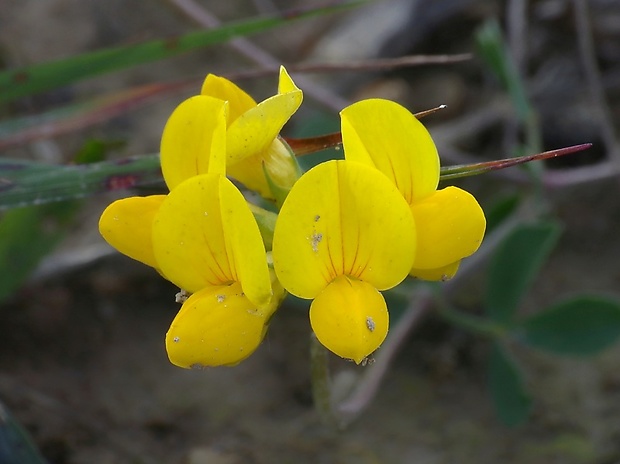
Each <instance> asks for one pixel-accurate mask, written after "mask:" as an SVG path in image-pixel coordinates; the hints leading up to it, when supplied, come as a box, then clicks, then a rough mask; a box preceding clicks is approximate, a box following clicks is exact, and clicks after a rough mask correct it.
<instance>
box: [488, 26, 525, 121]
mask: <svg viewBox="0 0 620 464" xmlns="http://www.w3.org/2000/svg"><path fill="white" fill-rule="evenodd" d="M476 45H477V46H478V51H479V54H480V56H481V57H482V58H483V59H484V60H485V62H486V63H487V64H488V65H489V67H490V68H491V70H492V71H493V72H494V73H495V75H496V76H497V78H498V79H499V80H500V82H501V83H502V85H503V86H504V88H505V89H506V90H507V91H508V93H509V94H510V97H511V99H512V103H513V105H514V107H515V110H516V111H517V115H518V116H519V120H520V121H521V122H525V121H526V120H527V119H528V117H529V115H530V114H531V112H532V109H531V106H530V103H529V100H528V98H527V96H526V93H525V88H524V85H523V82H522V80H521V77H520V76H519V74H518V73H517V70H516V67H515V65H514V62H513V61H512V57H511V56H510V53H509V51H508V47H507V46H506V44H505V42H504V38H503V36H502V31H501V30H500V28H499V25H498V24H497V21H495V20H490V21H487V22H486V23H484V25H483V26H482V27H481V28H480V29H478V31H477V33H476Z"/></svg>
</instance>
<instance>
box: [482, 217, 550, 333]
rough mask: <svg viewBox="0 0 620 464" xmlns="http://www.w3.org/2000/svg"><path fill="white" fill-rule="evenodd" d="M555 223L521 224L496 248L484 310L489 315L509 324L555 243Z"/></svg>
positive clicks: (491, 264)
mask: <svg viewBox="0 0 620 464" xmlns="http://www.w3.org/2000/svg"><path fill="white" fill-rule="evenodd" d="M560 230H561V227H560V226H559V225H558V224H557V223H555V222H540V223H536V224H526V225H521V226H520V227H518V228H517V229H516V230H514V231H513V232H512V233H511V234H510V235H509V236H508V237H507V238H506V239H505V241H504V242H503V243H502V244H501V245H500V246H499V247H498V249H497V251H496V253H495V255H494V256H493V258H492V261H491V263H490V269H489V281H488V286H487V298H486V308H487V313H488V314H489V316H490V317H491V318H492V319H493V320H495V321H497V322H499V323H502V324H506V325H509V324H510V323H511V322H512V321H513V319H514V315H515V312H516V310H517V308H518V306H519V303H520V302H521V300H522V298H523V296H524V295H525V293H526V292H527V290H528V289H529V287H530V285H531V284H532V282H533V281H534V279H535V278H536V276H537V274H538V272H539V271H540V268H541V267H542V265H543V263H544V262H545V260H546V258H547V256H548V255H549V253H550V252H551V250H552V249H553V247H554V246H555V244H556V243H557V240H558V238H559V235H560Z"/></svg>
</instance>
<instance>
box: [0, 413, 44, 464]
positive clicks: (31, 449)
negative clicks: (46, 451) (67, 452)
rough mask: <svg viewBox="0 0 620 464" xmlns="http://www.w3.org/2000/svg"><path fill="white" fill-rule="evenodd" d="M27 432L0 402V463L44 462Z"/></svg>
mask: <svg viewBox="0 0 620 464" xmlns="http://www.w3.org/2000/svg"><path fill="white" fill-rule="evenodd" d="M46 462H47V461H45V460H44V459H43V457H42V456H41V455H40V454H39V451H38V450H37V448H36V446H35V444H34V443H33V442H32V439H31V438H30V436H29V435H28V432H26V430H24V428H23V427H22V426H21V425H19V423H18V422H17V421H16V420H15V418H14V417H13V416H12V415H11V413H9V411H8V410H7V409H6V408H5V407H4V406H3V405H2V404H0V463H2V464H45V463H46Z"/></svg>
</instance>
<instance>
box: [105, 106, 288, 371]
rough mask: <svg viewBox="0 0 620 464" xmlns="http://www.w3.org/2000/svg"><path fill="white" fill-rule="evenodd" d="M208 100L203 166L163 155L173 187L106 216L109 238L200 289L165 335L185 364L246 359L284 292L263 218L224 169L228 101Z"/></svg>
mask: <svg viewBox="0 0 620 464" xmlns="http://www.w3.org/2000/svg"><path fill="white" fill-rule="evenodd" d="M200 105H201V106H200V107H201V109H202V110H204V111H205V112H207V113H208V114H209V117H210V123H209V124H204V125H203V126H202V127H201V131H202V141H203V142H204V145H203V147H204V148H205V151H204V157H203V158H201V159H200V163H201V164H200V165H199V166H198V165H197V164H193V165H192V166H191V167H190V169H187V165H186V163H187V160H178V161H179V162H177V163H172V162H168V161H169V160H168V159H167V157H164V156H163V157H162V163H163V161H164V159H165V160H166V165H167V169H166V170H165V171H164V175H165V180H166V183H167V184H168V186H169V187H170V189H171V192H170V193H169V194H168V195H156V196H150V197H132V198H126V199H123V200H119V201H117V202H114V203H113V204H111V205H110V206H108V208H107V209H106V210H105V211H104V212H103V214H102V215H101V219H100V222H99V229H100V231H101V234H102V235H103V237H104V238H105V239H106V240H107V241H108V243H110V244H111V245H112V246H114V247H115V248H117V249H118V250H119V251H120V252H122V253H124V254H126V255H128V256H130V257H132V258H134V259H137V260H139V261H142V262H143V263H145V264H148V265H150V266H153V267H154V268H156V269H157V270H158V271H159V272H160V273H161V274H162V275H163V276H165V278H166V279H168V280H170V281H171V282H173V283H174V284H176V285H178V286H179V287H180V288H182V289H184V290H186V291H187V292H189V293H191V294H192V295H191V296H190V297H189V298H188V299H187V301H185V302H184V304H183V306H182V307H181V310H180V311H179V313H178V314H177V316H176V317H175V319H174V321H173V322H172V325H171V327H170V330H169V331H168V333H167V335H166V349H167V351H168V356H169V358H170V361H171V362H172V363H173V364H176V365H178V366H181V367H206V366H219V365H233V364H236V363H238V362H240V361H242V360H243V359H245V358H246V357H247V356H249V355H250V354H251V353H252V352H253V351H254V350H256V348H257V347H258V345H259V344H260V342H261V341H262V339H263V337H264V334H265V331H266V326H267V323H268V321H269V318H270V316H271V315H272V314H273V312H274V311H275V310H276V308H277V306H278V304H279V303H280V301H281V299H282V298H283V296H284V290H283V289H282V287H281V286H280V285H279V283H278V282H277V281H275V277H274V275H273V273H272V272H270V270H269V268H268V266H267V258H266V252H265V247H264V245H263V239H262V237H261V234H260V231H259V229H258V225H257V224H256V221H255V219H254V216H253V215H252V212H251V211H250V208H249V207H248V204H247V203H246V201H245V198H244V197H243V195H242V194H241V192H239V190H238V189H237V188H236V187H235V186H234V185H233V184H232V183H231V182H230V181H229V180H228V179H227V178H226V177H225V175H224V174H225V154H226V109H227V106H228V103H227V102H224V101H222V100H218V99H215V98H211V97H203V98H201V99H200ZM194 161H195V162H196V163H198V158H196V159H195V160H194Z"/></svg>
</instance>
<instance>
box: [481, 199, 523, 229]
mask: <svg viewBox="0 0 620 464" xmlns="http://www.w3.org/2000/svg"><path fill="white" fill-rule="evenodd" d="M492 201H493V202H492V203H491V204H490V205H489V206H487V207H485V209H484V215H485V216H486V219H487V230H486V233H487V234H489V232H491V231H493V230H495V228H496V227H497V226H499V225H500V224H501V223H502V222H504V221H505V220H506V219H507V218H509V217H510V216H511V215H512V214H513V213H514V212H515V210H516V209H517V207H518V206H519V203H520V202H521V196H520V195H519V194H517V193H515V192H511V193H508V194H505V195H502V194H500V195H496V196H495V197H494V198H493V200H492Z"/></svg>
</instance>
